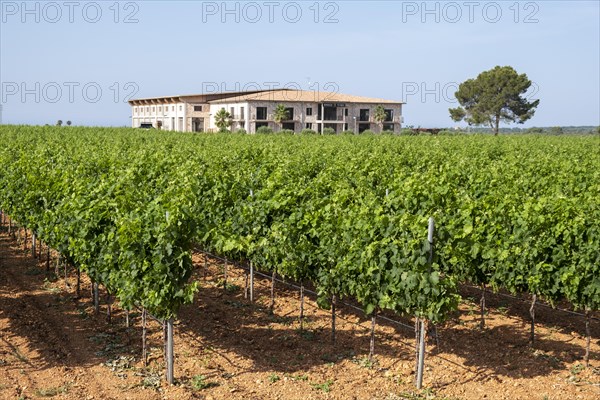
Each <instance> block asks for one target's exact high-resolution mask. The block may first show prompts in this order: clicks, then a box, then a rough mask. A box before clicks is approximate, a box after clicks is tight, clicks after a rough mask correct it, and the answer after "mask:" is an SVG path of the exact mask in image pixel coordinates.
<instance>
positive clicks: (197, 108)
mask: <svg viewBox="0 0 600 400" xmlns="http://www.w3.org/2000/svg"><path fill="white" fill-rule="evenodd" d="M194 111H202V106H194Z"/></svg>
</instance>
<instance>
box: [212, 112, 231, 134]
mask: <svg viewBox="0 0 600 400" xmlns="http://www.w3.org/2000/svg"><path fill="white" fill-rule="evenodd" d="M232 123H233V121H232V119H231V114H230V113H229V112H227V110H225V109H224V108H221V109H220V110H219V111H217V113H216V114H215V125H216V126H217V128H219V131H220V132H223V131H226V130H227V128H229V127H230V126H231V124H232Z"/></svg>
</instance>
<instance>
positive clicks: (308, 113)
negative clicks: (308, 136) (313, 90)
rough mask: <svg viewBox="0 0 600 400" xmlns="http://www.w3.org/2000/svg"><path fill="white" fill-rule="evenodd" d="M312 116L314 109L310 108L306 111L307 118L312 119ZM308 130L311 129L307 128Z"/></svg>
mask: <svg viewBox="0 0 600 400" xmlns="http://www.w3.org/2000/svg"><path fill="white" fill-rule="evenodd" d="M311 115H312V107H308V108H307V109H306V116H307V117H310V116H311ZM306 129H310V128H306Z"/></svg>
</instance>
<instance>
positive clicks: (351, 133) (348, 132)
mask: <svg viewBox="0 0 600 400" xmlns="http://www.w3.org/2000/svg"><path fill="white" fill-rule="evenodd" d="M354 134H355V133H354V131H343V132H342V135H354Z"/></svg>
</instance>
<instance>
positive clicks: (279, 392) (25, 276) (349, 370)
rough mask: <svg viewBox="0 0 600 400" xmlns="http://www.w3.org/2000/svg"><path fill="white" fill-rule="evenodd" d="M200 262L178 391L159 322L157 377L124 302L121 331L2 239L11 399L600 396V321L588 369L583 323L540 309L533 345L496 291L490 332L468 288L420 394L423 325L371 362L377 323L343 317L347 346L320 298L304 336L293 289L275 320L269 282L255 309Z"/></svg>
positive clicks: (232, 279)
mask: <svg viewBox="0 0 600 400" xmlns="http://www.w3.org/2000/svg"><path fill="white" fill-rule="evenodd" d="M42 253H43V254H44V253H45V248H44V250H43V252H42ZM194 261H195V263H196V264H197V265H198V270H197V273H196V276H195V279H197V280H198V281H199V282H200V284H201V288H200V292H199V293H198V295H197V297H196V300H195V302H194V304H192V305H189V306H186V307H184V308H183V309H182V310H181V312H180V314H179V319H178V320H177V322H176V324H175V357H176V358H175V377H176V384H175V385H172V386H169V385H167V384H166V383H165V382H164V379H163V368H164V363H163V357H162V355H163V348H162V343H163V342H162V328H161V326H160V325H159V323H157V322H154V321H153V322H152V323H151V324H149V327H150V330H149V334H150V346H151V347H150V356H149V361H150V363H149V366H148V367H144V366H143V363H142V360H141V352H142V351H141V322H140V314H139V313H137V312H134V313H131V314H130V318H131V321H132V324H131V327H129V328H127V327H126V325H125V313H124V312H123V311H122V310H120V309H119V307H118V304H114V305H113V315H112V321H111V322H110V323H109V322H107V320H106V314H105V311H106V305H105V303H104V302H103V303H102V310H101V313H100V314H99V315H96V314H94V307H93V304H92V302H91V299H90V294H89V293H90V282H89V280H88V279H87V278H86V277H82V289H81V297H79V298H78V297H77V295H76V292H75V287H76V279H75V274H74V272H73V271H69V276H68V279H67V281H66V282H65V280H64V279H63V278H62V277H57V276H56V274H55V272H54V265H52V268H51V271H50V272H47V271H46V268H45V257H42V260H38V259H33V258H32V257H31V254H30V252H26V251H24V250H23V246H22V245H18V244H17V242H16V241H15V240H14V239H12V238H10V237H9V236H8V235H7V234H6V233H5V232H4V233H2V234H0V399H35V398H54V399H282V400H293V399H301V400H308V399H382V400H394V399H511V400H512V399H539V400H542V399H560V400H568V399H598V398H600V361H599V360H600V340H599V334H600V323H598V321H596V320H594V321H592V324H591V328H592V335H593V336H592V346H591V363H590V367H589V368H585V367H584V366H583V362H582V358H583V354H584V349H585V337H584V323H583V318H581V317H578V316H574V315H570V314H566V313H562V312H559V311H555V310H551V309H546V308H542V307H538V309H537V313H536V314H537V315H536V317H537V321H538V324H537V326H536V335H537V336H536V338H537V343H536V345H535V347H534V348H532V347H530V346H529V344H528V335H529V317H528V316H529V314H528V307H529V305H528V304H526V303H523V302H521V301H518V300H511V299H507V298H504V297H501V296H497V295H490V296H489V299H488V305H489V306H490V309H489V313H488V315H487V319H486V324H487V326H486V328H485V329H484V330H481V329H479V328H478V324H479V321H478V305H477V302H476V300H475V298H474V297H475V296H478V293H477V292H476V291H473V292H472V293H469V292H468V291H466V292H465V295H466V297H467V299H466V300H465V301H464V302H463V303H462V304H461V307H460V310H459V311H458V312H457V313H456V314H455V315H453V316H452V318H450V319H449V320H448V321H447V322H446V323H445V324H444V325H443V326H440V327H439V328H438V336H439V338H438V339H439V344H438V343H436V341H435V340H434V339H433V338H430V339H429V342H428V346H427V357H426V370H425V378H424V386H425V387H426V389H425V390H423V391H420V392H416V391H415V390H414V364H415V362H414V358H415V353H414V331H413V330H412V329H410V328H406V327H402V326H398V325H395V324H391V323H385V321H383V320H378V325H377V330H376V345H375V351H376V358H375V362H374V363H370V362H369V361H368V359H367V355H368V351H369V326H370V320H367V319H366V318H365V317H364V316H363V315H360V313H356V312H353V311H352V309H350V308H349V307H342V308H341V310H339V313H338V318H337V343H336V346H335V347H334V346H333V345H332V344H331V340H330V337H331V336H330V335H331V330H330V324H331V319H330V312H329V311H327V310H320V309H318V308H317V307H316V304H315V301H314V299H312V298H310V297H308V298H307V301H306V307H305V309H306V320H305V323H304V329H303V330H302V331H301V330H300V329H299V328H300V326H299V321H298V318H297V317H298V313H299V294H298V292H297V291H296V290H294V289H293V288H285V287H284V286H283V285H281V284H280V285H278V286H277V291H276V305H275V310H274V314H273V315H270V314H269V312H268V302H269V293H270V289H269V281H268V279H260V280H257V282H256V285H255V289H256V294H255V297H256V298H255V302H254V303H251V302H250V301H249V300H248V299H246V298H245V296H244V286H245V274H244V272H243V271H241V270H239V269H233V268H230V269H228V280H227V283H228V288H227V290H224V289H223V287H222V265H221V264H219V263H217V262H216V261H215V260H211V261H210V262H209V263H208V269H207V271H205V269H204V267H203V265H204V258H203V256H202V255H200V254H195V255H194ZM59 275H62V271H61V273H60V274H59ZM66 284H67V285H66ZM469 296H473V298H472V299H471V300H469ZM103 299H104V298H103ZM403 322H405V323H406V324H408V325H409V326H410V325H411V322H410V320H404V321H403Z"/></svg>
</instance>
